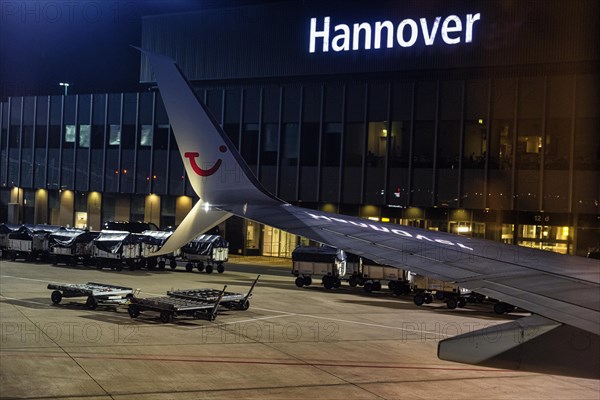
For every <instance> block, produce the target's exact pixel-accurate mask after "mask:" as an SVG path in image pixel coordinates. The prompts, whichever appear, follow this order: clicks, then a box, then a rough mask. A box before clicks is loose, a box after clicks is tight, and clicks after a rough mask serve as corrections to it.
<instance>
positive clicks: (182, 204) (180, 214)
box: [175, 196, 192, 225]
mask: <svg viewBox="0 0 600 400" xmlns="http://www.w3.org/2000/svg"><path fill="white" fill-rule="evenodd" d="M191 209H192V198H191V197H189V196H179V197H178V198H177V200H175V225H179V224H180V223H181V221H183V219H184V218H185V216H186V215H188V213H189V212H190V211H191Z"/></svg>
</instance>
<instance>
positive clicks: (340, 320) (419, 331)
mask: <svg viewBox="0 0 600 400" xmlns="http://www.w3.org/2000/svg"><path fill="white" fill-rule="evenodd" d="M253 309H254V310H261V311H270V312H277V313H285V314H287V315H288V316H292V315H293V316H296V317H307V318H315V319H324V320H326V321H335V322H343V323H346V324H354V325H363V326H370V327H374V328H386V329H394V330H398V331H403V332H411V333H425V334H431V335H437V336H445V337H452V336H456V335H449V334H446V333H440V332H432V331H428V330H420V329H409V328H400V327H397V326H388V325H381V324H374V323H369V322H360V321H350V320H347V319H338V318H330V317H320V316H317V315H310V314H298V313H296V314H293V313H288V312H285V311H277V310H268V309H264V308H256V307H254V308H253Z"/></svg>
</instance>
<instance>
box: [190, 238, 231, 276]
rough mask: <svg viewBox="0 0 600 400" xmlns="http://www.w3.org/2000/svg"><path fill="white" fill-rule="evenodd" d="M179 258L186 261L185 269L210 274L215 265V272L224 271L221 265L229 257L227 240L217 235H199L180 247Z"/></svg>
mask: <svg viewBox="0 0 600 400" xmlns="http://www.w3.org/2000/svg"><path fill="white" fill-rule="evenodd" d="M181 258H182V260H184V261H187V263H186V265H185V270H186V271H187V272H192V271H193V270H194V267H196V268H197V269H198V271H200V272H202V271H206V273H207V274H210V273H212V272H213V270H214V266H215V265H216V267H217V272H218V273H220V274H222V273H223V272H224V271H225V266H224V265H223V264H224V263H225V262H227V261H228V259H229V242H228V241H227V240H225V239H224V238H223V237H221V236H219V235H200V236H197V237H196V238H194V239H193V240H191V241H190V242H189V243H187V244H186V245H185V246H183V247H182V248H181Z"/></svg>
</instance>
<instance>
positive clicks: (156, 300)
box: [128, 285, 227, 324]
mask: <svg viewBox="0 0 600 400" xmlns="http://www.w3.org/2000/svg"><path fill="white" fill-rule="evenodd" d="M225 289H227V285H225V286H224V287H223V290H221V291H220V292H219V295H218V297H217V298H216V300H215V301H202V300H191V299H182V298H179V297H168V296H165V297H150V298H146V299H138V298H135V297H134V298H132V299H131V303H130V304H129V309H128V312H129V316H130V317H131V318H137V317H138V316H139V315H140V313H142V312H144V311H154V312H158V313H159V314H160V320H161V321H162V322H163V323H165V324H166V323H169V322H171V320H172V319H173V318H174V317H179V316H187V317H192V318H194V319H198V318H204V319H207V320H208V321H214V320H215V319H216V318H217V310H218V309H219V304H220V303H221V299H222V298H223V296H224V294H225Z"/></svg>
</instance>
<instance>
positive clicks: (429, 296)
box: [425, 293, 433, 304]
mask: <svg viewBox="0 0 600 400" xmlns="http://www.w3.org/2000/svg"><path fill="white" fill-rule="evenodd" d="M432 301H433V296H432V295H431V294H429V293H427V294H426V295H425V304H429V303H431V302H432Z"/></svg>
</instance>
